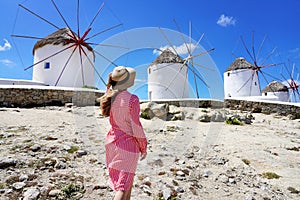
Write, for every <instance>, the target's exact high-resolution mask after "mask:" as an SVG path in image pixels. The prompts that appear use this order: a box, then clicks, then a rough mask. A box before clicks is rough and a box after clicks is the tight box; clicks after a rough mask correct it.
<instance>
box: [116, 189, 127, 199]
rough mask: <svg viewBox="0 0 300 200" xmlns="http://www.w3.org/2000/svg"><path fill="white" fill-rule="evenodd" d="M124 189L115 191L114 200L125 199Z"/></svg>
mask: <svg viewBox="0 0 300 200" xmlns="http://www.w3.org/2000/svg"><path fill="white" fill-rule="evenodd" d="M125 194H126V191H122V190H119V191H117V192H116V195H115V198H114V200H126V196H125Z"/></svg>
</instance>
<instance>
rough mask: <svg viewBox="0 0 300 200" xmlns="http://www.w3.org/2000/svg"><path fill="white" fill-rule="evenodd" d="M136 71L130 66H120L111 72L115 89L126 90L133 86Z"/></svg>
mask: <svg viewBox="0 0 300 200" xmlns="http://www.w3.org/2000/svg"><path fill="white" fill-rule="evenodd" d="M135 75H136V71H135V70H134V69H133V68H130V67H124V66H118V67H116V68H114V70H113V72H112V73H111V80H112V82H111V85H112V88H113V89H114V90H119V91H120V90H126V89H127V88H129V87H131V86H133V84H134V79H135Z"/></svg>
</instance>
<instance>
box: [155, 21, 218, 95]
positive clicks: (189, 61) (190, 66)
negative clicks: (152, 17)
mask: <svg viewBox="0 0 300 200" xmlns="http://www.w3.org/2000/svg"><path fill="white" fill-rule="evenodd" d="M173 21H174V23H175V25H176V28H177V30H178V32H179V35H180V37H181V39H182V41H183V44H184V47H185V48H186V51H187V53H188V56H187V57H186V58H181V57H180V55H179V54H178V53H177V51H176V49H175V47H174V45H173V44H172V43H171V41H170V40H169V38H168V37H167V35H166V34H165V33H164V32H163V30H162V29H160V28H159V30H160V32H161V33H162V34H163V37H164V38H165V39H166V40H167V42H168V44H169V46H170V47H171V48H172V50H173V51H174V52H175V54H176V55H177V56H178V57H180V58H181V59H182V60H183V61H184V62H183V63H182V65H181V67H180V68H179V70H178V73H177V74H176V75H175V77H173V78H172V80H171V81H170V82H169V84H168V86H167V87H166V90H167V89H168V88H169V87H170V86H171V84H172V83H173V82H174V81H175V80H176V77H177V76H178V74H179V73H180V72H181V71H182V69H183V67H187V71H186V75H185V76H186V79H187V74H188V70H190V71H191V72H192V73H193V75H194V82H195V87H196V93H197V98H199V92H198V83H197V80H196V79H199V80H200V81H201V82H202V83H203V84H204V85H205V86H206V87H208V84H207V83H206V82H205V81H204V79H203V78H202V77H201V76H200V75H199V74H198V73H197V72H196V67H195V66H196V65H197V66H199V67H202V65H200V64H198V63H195V62H194V58H196V57H199V56H203V55H205V54H209V53H210V52H212V51H213V50H214V48H212V49H210V50H208V51H205V52H202V53H199V54H196V55H194V54H193V53H194V51H195V49H196V48H194V49H192V38H191V37H192V30H191V23H190V27H189V29H190V34H189V43H190V44H188V43H187V40H186V39H185V37H184V35H183V33H182V31H181V29H180V27H179V25H178V23H177V22H176V20H175V19H174V20H173ZM203 37H204V34H202V35H201V36H200V38H199V40H198V41H197V43H196V47H197V46H198V45H199V43H200V41H201V40H202V39H203ZM164 67H167V66H164ZM203 68H204V67H203ZM157 70H159V69H157ZM186 81H187V80H185V82H186Z"/></svg>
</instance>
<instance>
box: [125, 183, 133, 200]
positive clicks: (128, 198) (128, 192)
mask: <svg viewBox="0 0 300 200" xmlns="http://www.w3.org/2000/svg"><path fill="white" fill-rule="evenodd" d="M131 189H132V185H131V186H130V189H129V190H128V191H125V200H130V197H131Z"/></svg>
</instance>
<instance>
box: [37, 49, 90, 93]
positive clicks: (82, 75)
mask: <svg viewBox="0 0 300 200" xmlns="http://www.w3.org/2000/svg"><path fill="white" fill-rule="evenodd" d="M66 47H67V46H62V45H45V46H43V47H41V48H38V49H36V50H35V53H34V63H37V62H39V61H41V60H43V59H45V58H47V57H49V56H50V55H53V54H55V53H57V52H59V51H61V50H62V49H64V48H66ZM73 48H74V47H72V48H70V49H67V50H65V51H63V52H62V53H59V54H57V55H55V56H53V57H51V58H49V59H47V60H45V61H43V62H41V63H39V64H37V65H35V66H34V67H33V75H32V80H33V81H37V82H42V83H44V84H46V85H50V86H55V84H56V82H57V80H58V79H59V76H60V74H61V72H62V70H63V68H64V66H65V64H66V63H67V60H68V58H69V56H70V55H71V54H72V51H73ZM84 49H85V52H86V53H87V55H88V57H89V58H90V60H91V61H92V62H94V55H93V53H92V52H90V51H89V50H87V49H86V48H84ZM82 57H83V60H82V63H83V69H82V68H81V64H80V56H79V51H78V49H76V51H75V52H74V54H73V56H72V57H71V59H70V61H69V62H68V65H67V66H66V67H65V70H64V71H63V73H62V75H61V77H60V79H59V81H58V83H57V86H63V87H82V86H83V85H87V86H95V77H94V68H93V66H92V65H91V64H90V62H89V61H88V59H87V58H86V56H85V55H84V54H82ZM46 62H50V69H45V68H44V66H45V63H46Z"/></svg>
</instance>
